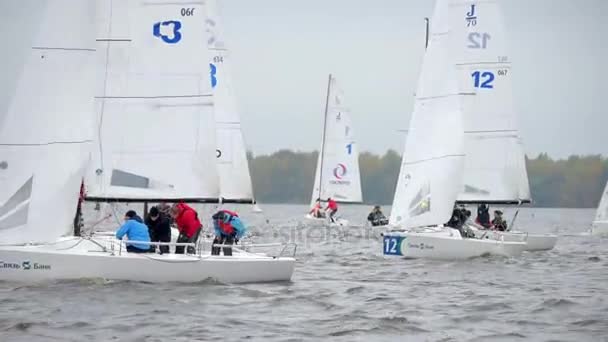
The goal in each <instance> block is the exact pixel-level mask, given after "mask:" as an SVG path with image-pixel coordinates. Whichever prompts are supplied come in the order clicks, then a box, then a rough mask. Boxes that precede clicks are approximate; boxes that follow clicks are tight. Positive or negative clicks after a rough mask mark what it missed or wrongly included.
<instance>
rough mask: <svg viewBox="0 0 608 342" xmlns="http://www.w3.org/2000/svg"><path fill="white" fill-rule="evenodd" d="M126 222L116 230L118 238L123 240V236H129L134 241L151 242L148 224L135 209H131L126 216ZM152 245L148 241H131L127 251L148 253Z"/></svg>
mask: <svg viewBox="0 0 608 342" xmlns="http://www.w3.org/2000/svg"><path fill="white" fill-rule="evenodd" d="M124 220H125V223H124V224H123V225H122V226H120V228H119V229H118V231H116V238H117V239H119V240H122V238H123V236H125V235H126V236H127V238H129V240H132V241H145V242H150V234H149V233H148V226H146V225H145V224H143V223H142V220H141V218H140V217H139V216H137V213H136V212H135V211H134V210H129V211H127V213H126V214H125V217H124ZM149 251H150V245H149V244H147V243H129V242H127V252H132V253H148V252H149Z"/></svg>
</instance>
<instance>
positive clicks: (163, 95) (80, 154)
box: [0, 0, 295, 283]
mask: <svg viewBox="0 0 608 342" xmlns="http://www.w3.org/2000/svg"><path fill="white" fill-rule="evenodd" d="M37 3H38V4H40V6H38V7H36V8H35V9H34V10H33V12H32V13H30V12H25V13H24V14H26V15H27V16H24V17H23V19H24V22H28V20H32V22H31V25H32V26H36V27H35V29H32V32H30V31H29V30H25V31H24V32H23V34H24V36H23V39H28V38H31V39H30V40H29V41H28V42H32V41H33V42H34V43H33V44H31V46H30V47H31V49H30V50H29V51H28V52H27V53H23V51H22V50H23V49H22V47H21V46H19V47H18V48H17V52H16V53H23V55H24V57H26V58H24V60H25V61H26V62H25V65H23V66H22V69H21V75H15V74H13V76H17V77H19V80H18V81H17V83H16V84H17V87H16V89H17V91H16V93H15V94H14V95H13V96H12V101H11V102H10V104H9V105H8V106H4V105H3V106H2V107H0V109H2V110H3V112H0V118H3V120H1V121H0V123H1V126H0V148H1V149H2V150H3V151H2V153H1V154H0V155H1V156H2V157H0V158H1V159H2V160H0V185H2V188H3V189H5V188H6V189H9V192H8V194H6V195H5V193H4V192H2V193H1V194H0V204H1V205H2V207H0V208H1V209H0V243H1V245H0V260H2V261H3V262H4V263H5V264H10V265H11V266H10V267H8V268H6V267H5V268H2V269H1V270H0V271H1V273H2V279H3V280H13V281H40V280H47V279H78V278H91V277H93V278H107V279H121V280H134V281H149V282H167V281H178V282H199V281H203V280H205V279H208V278H212V279H217V280H219V281H222V282H235V283H242V282H268V281H285V280H289V279H290V278H291V275H292V274H293V270H294V266H295V258H294V257H293V254H292V255H291V256H288V257H285V256H283V255H282V254H284V252H282V251H281V252H280V253H278V254H277V255H266V254H261V253H251V252H247V251H244V250H242V249H240V248H239V247H234V250H235V254H234V256H232V257H229V256H212V255H210V254H209V252H208V251H207V253H205V254H203V253H202V251H201V249H200V248H199V251H198V254H196V255H194V254H180V255H176V254H163V255H157V254H138V253H126V252H125V250H124V249H125V247H124V242H122V241H117V240H109V239H107V238H106V237H100V238H97V237H95V236H92V237H87V238H82V237H62V235H65V234H66V233H68V232H69V230H70V228H71V226H72V220H73V215H74V212H75V211H76V204H77V201H78V197H79V191H78V190H79V188H80V182H81V179H82V177H83V174H84V171H85V168H86V166H87V162H88V161H89V157H90V147H91V146H90V145H91V141H92V140H93V139H96V140H97V141H98V142H99V144H97V146H95V147H96V150H97V152H96V153H95V154H94V156H93V161H92V163H93V164H92V167H91V169H92V170H91V171H90V172H89V174H88V175H87V177H86V180H87V182H88V183H89V194H88V196H89V197H88V198H89V200H95V201H120V202H145V201H167V202H176V201H182V200H183V201H188V202H212V203H213V202H215V203H217V202H218V201H219V195H220V192H219V180H218V178H217V163H216V156H215V153H214V152H215V149H216V146H215V136H214V132H215V122H214V121H215V120H214V117H213V113H211V112H210V110H209V108H211V106H210V104H211V102H210V100H211V96H209V95H206V91H207V90H209V88H210V84H209V71H208V70H209V64H208V62H207V59H205V58H201V57H204V56H206V51H205V50H206V47H205V44H204V43H203V42H204V41H205V40H204V31H203V30H200V27H201V25H202V23H203V20H202V19H201V18H202V17H203V11H204V8H203V6H201V5H199V4H193V3H192V2H190V1H173V2H171V3H167V2H161V1H158V2H155V1H146V2H141V1H139V0H137V1H135V0H133V1H107V0H100V1H97V5H98V6H97V14H98V17H97V19H98V31H97V32H98V34H99V36H98V39H97V42H98V44H97V54H98V56H99V57H100V58H99V59H100V60H99V61H98V62H99V64H98V66H97V67H96V66H95V64H94V60H95V50H96V49H95V40H94V39H95V38H94V37H95V25H94V23H95V16H94V13H95V2H94V1H92V0H89V1H78V2H74V1H67V0H47V1H44V2H41V1H37ZM20 5H21V4H20ZM1 6H2V8H1V9H2V13H10V11H13V10H14V7H16V6H14V5H7V4H3V5H1ZM11 6H12V7H11ZM38 11H41V12H38ZM22 14H23V13H22ZM39 14H40V15H39ZM30 15H31V17H29V16H30ZM66 16H67V17H69V18H72V20H70V21H69V22H67V21H65V20H64V18H65V17H66ZM18 17H20V16H18ZM28 29H29V28H28ZM3 32H4V31H3ZM30 33H31V34H30ZM30 36H31V37H30ZM58 37H60V38H61V39H57V38H58ZM58 43H61V44H60V45H59V44H58ZM11 50H12V49H11ZM24 51H26V50H24ZM95 69H97V70H98V71H99V72H100V76H99V78H98V81H99V82H95V81H96V78H95V76H94V70H95ZM11 82H12V81H10V82H9V84H10V83H11ZM12 83H14V82H12ZM95 86H97V96H96V98H95V102H96V103H95V104H96V105H97V106H96V107H97V111H94V103H93V99H94V91H95ZM31 96H36V98H37V101H31ZM4 109H6V111H4ZM94 118H96V119H97V122H96V123H97V125H96V126H97V127H98V128H99V131H98V134H97V136H96V137H95V134H93V132H92V129H91V128H92V127H93V126H94V125H93V124H92V120H93V119H94ZM14 132H21V133H19V134H18V135H17V134H15V133H14ZM212 138H213V139H212ZM5 152H6V153H5ZM5 156H6V157H5ZM4 158H6V159H4ZM5 172H8V173H6V175H4V176H3V175H2V174H3V173H5ZM28 177H29V178H28ZM5 182H6V184H4V183H5ZM49 218H51V220H50V221H49ZM131 242H134V241H131ZM19 243H28V244H25V245H24V244H19ZM29 243H33V244H29ZM249 246H250V247H255V246H253V245H249ZM266 246H267V245H266ZM266 246H265V247H266ZM294 253H295V252H294ZM23 270H31V271H27V272H24V271H23Z"/></svg>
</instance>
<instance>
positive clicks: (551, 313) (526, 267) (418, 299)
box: [0, 205, 608, 342]
mask: <svg viewBox="0 0 608 342" xmlns="http://www.w3.org/2000/svg"><path fill="white" fill-rule="evenodd" d="M262 208H263V209H264V210H265V213H264V214H263V215H258V214H252V213H250V212H249V210H248V209H245V208H243V209H242V210H241V215H242V216H244V218H245V219H246V220H247V222H249V223H250V225H252V226H253V228H252V230H253V231H254V237H253V239H254V240H255V241H258V242H262V241H282V240H290V239H291V240H297V241H298V242H299V249H298V264H297V266H296V271H295V273H294V276H293V281H292V282H290V283H276V284H251V285H224V284H217V283H213V282H204V283H199V284H147V283H135V282H108V281H102V280H96V279H86V280H81V281H69V282H53V283H45V284H40V285H33V286H24V285H19V284H14V283H5V282H0V307H1V308H2V310H0V340H1V341H83V340H87V341H110V340H113V341H169V340H171V341H210V340H216V341H217V340H221V341H238V340H244V339H248V340H251V341H318V340H331V341H358V340H360V341H404V340H411V341H514V340H526V341H578V342H580V341H608V290H606V284H608V272H607V266H608V239H601V238H597V237H591V236H588V235H586V234H585V233H584V231H585V230H586V229H587V228H588V225H589V222H591V220H592V217H593V210H573V209H526V210H523V211H522V212H521V213H520V215H519V218H518V222H517V225H518V226H519V228H526V229H527V230H528V231H530V232H557V233H558V234H559V235H560V240H559V241H558V244H557V246H556V248H555V249H554V250H552V251H549V252H541V253H524V255H523V256H521V257H519V258H514V259H508V258H500V257H485V258H478V259H473V260H467V261H458V262H437V261H428V260H402V259H385V258H383V257H382V255H381V251H382V241H381V240H380V238H379V237H377V236H376V235H375V234H373V233H372V232H371V230H370V229H368V228H365V227H363V220H364V218H365V216H366V215H367V211H368V210H369V209H370V208H369V207H359V206H352V207H348V208H346V207H344V206H343V207H342V208H341V211H342V212H344V217H346V218H348V219H351V221H354V222H353V223H354V224H359V225H360V227H358V228H351V229H348V230H338V229H332V230H326V229H321V228H311V227H305V226H303V225H302V224H301V223H299V221H301V220H300V218H301V217H302V216H303V213H304V212H305V211H306V209H307V208H306V207H305V206H281V205H273V206H271V205H265V206H262ZM388 209H389V208H385V210H386V211H387V212H388ZM89 213H91V211H89ZM509 213H512V211H509V210H507V211H506V214H509ZM204 214H209V211H208V210H207V211H205V212H204ZM207 216H208V215H207ZM266 219H268V220H269V222H268V223H267V222H266ZM104 225H105V227H106V228H108V229H109V228H112V227H113V225H112V224H111V222H109V223H108V222H104Z"/></svg>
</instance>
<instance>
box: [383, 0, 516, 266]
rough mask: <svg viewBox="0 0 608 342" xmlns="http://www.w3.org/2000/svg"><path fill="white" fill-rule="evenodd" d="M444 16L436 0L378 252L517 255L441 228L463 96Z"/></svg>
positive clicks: (459, 172) (447, 212)
mask: <svg viewBox="0 0 608 342" xmlns="http://www.w3.org/2000/svg"><path fill="white" fill-rule="evenodd" d="M448 16H449V9H448V0H438V1H437V2H436V6H435V11H434V14H433V20H432V23H431V31H430V41H429V44H428V49H427V51H426V54H425V57H424V61H423V65H422V70H421V74H420V79H419V83H418V90H417V92H416V99H415V104H414V112H413V114H412V118H411V121H410V127H409V131H408V132H409V134H408V136H407V139H406V144H405V151H404V154H403V156H404V157H403V161H402V165H401V171H400V174H399V179H398V183H397V188H396V191H395V198H394V201H393V208H392V211H391V217H390V225H391V226H393V227H395V229H393V230H392V231H390V232H386V233H384V234H383V236H384V246H383V254H385V255H391V256H405V257H408V258H431V259H448V260H453V259H465V258H471V257H476V256H482V255H485V254H497V255H505V256H513V255H517V254H519V253H521V252H522V251H523V247H524V245H525V244H524V243H522V242H503V241H498V240H485V239H476V238H467V239H465V238H463V237H462V236H461V234H460V232H459V231H458V230H456V229H452V228H449V227H446V226H444V223H445V222H447V221H448V220H449V219H450V217H451V215H452V210H453V207H454V203H455V201H456V199H457V195H458V193H459V191H460V189H461V187H462V179H463V176H464V162H465V155H464V129H463V113H462V101H463V98H464V97H466V96H468V95H467V94H465V93H461V92H459V90H458V82H457V73H456V68H455V65H454V62H453V59H452V58H453V55H452V54H451V53H450V51H451V47H452V45H451V44H454V39H453V38H452V32H451V28H450V25H449V23H448Z"/></svg>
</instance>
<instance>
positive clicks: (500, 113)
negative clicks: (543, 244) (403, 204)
mask: <svg viewBox="0 0 608 342" xmlns="http://www.w3.org/2000/svg"><path fill="white" fill-rule="evenodd" d="M450 25H451V29H452V31H453V39H454V43H455V45H454V50H453V51H452V52H451V53H452V54H453V55H454V56H455V58H456V60H455V63H456V65H457V67H458V70H459V75H460V77H459V80H460V90H461V91H463V92H467V93H471V92H474V93H476V96H471V97H467V98H466V99H465V101H464V108H463V110H464V132H465V152H466V158H465V171H464V183H463V188H462V190H461V193H460V195H459V196H458V201H459V202H463V203H467V202H468V203H479V202H486V203H503V204H509V203H511V204H515V203H520V202H529V201H530V189H529V185H528V176H527V172H526V163H525V157H524V152H523V147H522V143H521V137H520V133H519V130H518V125H517V120H516V114H515V110H514V107H513V94H512V86H511V83H512V81H511V77H512V71H511V61H510V59H509V54H508V50H507V42H506V34H505V29H504V24H503V19H502V15H501V12H500V7H499V5H498V1H496V0H475V1H471V0H451V1H450Z"/></svg>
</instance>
